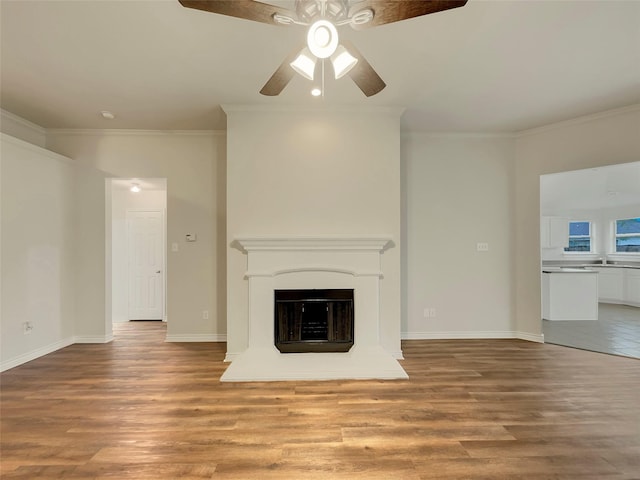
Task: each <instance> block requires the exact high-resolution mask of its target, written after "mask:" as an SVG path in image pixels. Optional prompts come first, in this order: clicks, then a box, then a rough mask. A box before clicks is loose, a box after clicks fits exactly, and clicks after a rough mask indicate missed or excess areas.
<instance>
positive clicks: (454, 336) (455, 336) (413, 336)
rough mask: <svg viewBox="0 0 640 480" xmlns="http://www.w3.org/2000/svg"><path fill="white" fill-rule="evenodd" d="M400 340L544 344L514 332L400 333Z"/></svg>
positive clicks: (537, 338) (537, 336)
mask: <svg viewBox="0 0 640 480" xmlns="http://www.w3.org/2000/svg"><path fill="white" fill-rule="evenodd" d="M401 338H402V340H473V339H476V340H477V339H505V338H517V339H520V340H528V341H531V342H540V343H542V342H544V336H543V335H534V334H531V333H526V332H515V331H513V330H504V331H500V330H497V331H475V332H473V331H471V332H402V335H401Z"/></svg>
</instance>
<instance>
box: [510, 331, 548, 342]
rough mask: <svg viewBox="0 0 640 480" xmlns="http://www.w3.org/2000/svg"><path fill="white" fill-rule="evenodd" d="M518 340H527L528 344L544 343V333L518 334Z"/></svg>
mask: <svg viewBox="0 0 640 480" xmlns="http://www.w3.org/2000/svg"><path fill="white" fill-rule="evenodd" d="M516 338H519V339H520V340H527V341H528V342H536V343H544V334H543V333H538V334H534V333H528V332H516Z"/></svg>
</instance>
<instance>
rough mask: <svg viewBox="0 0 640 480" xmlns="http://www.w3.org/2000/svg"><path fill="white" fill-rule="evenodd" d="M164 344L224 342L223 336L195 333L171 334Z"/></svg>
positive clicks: (225, 337) (224, 336) (225, 339)
mask: <svg viewBox="0 0 640 480" xmlns="http://www.w3.org/2000/svg"><path fill="white" fill-rule="evenodd" d="M164 341H165V342H175V343H181V342H226V341H227V336H226V335H225V334H217V333H197V334H173V335H167V337H166V338H165V340H164Z"/></svg>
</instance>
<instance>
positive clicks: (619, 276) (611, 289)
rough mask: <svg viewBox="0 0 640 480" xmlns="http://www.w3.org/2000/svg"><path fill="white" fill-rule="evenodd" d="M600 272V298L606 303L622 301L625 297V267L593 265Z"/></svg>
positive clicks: (593, 268)
mask: <svg viewBox="0 0 640 480" xmlns="http://www.w3.org/2000/svg"><path fill="white" fill-rule="evenodd" d="M591 269H592V270H595V271H597V272H598V300H599V301H601V302H604V303H622V302H623V301H624V297H625V288H624V287H625V278H624V277H625V271H624V270H625V269H624V268H612V267H592V268H591Z"/></svg>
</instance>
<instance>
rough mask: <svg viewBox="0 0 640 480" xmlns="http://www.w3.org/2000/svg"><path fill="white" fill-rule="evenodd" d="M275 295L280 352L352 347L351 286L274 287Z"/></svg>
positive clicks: (277, 344)
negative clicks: (327, 287) (342, 287)
mask: <svg viewBox="0 0 640 480" xmlns="http://www.w3.org/2000/svg"><path fill="white" fill-rule="evenodd" d="M274 297H275V311H274V331H275V335H274V343H275V346H276V348H277V349H278V350H279V351H280V352H281V353H305V352H348V351H349V350H350V349H351V347H352V346H353V319H354V314H353V289H330V290H320V289H317V290H276V291H275V295H274Z"/></svg>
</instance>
